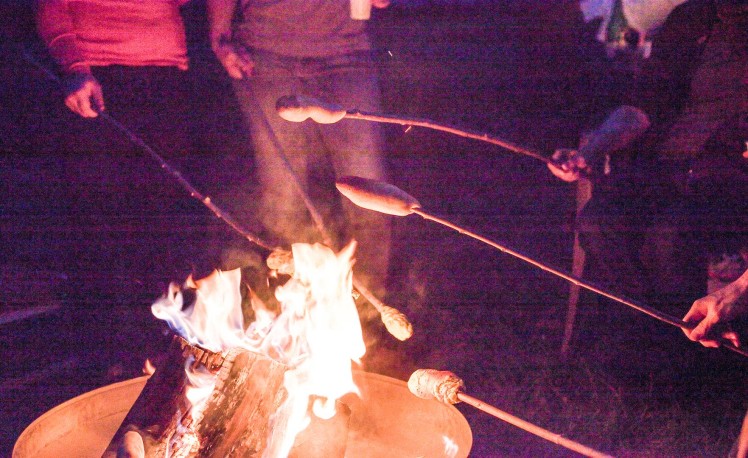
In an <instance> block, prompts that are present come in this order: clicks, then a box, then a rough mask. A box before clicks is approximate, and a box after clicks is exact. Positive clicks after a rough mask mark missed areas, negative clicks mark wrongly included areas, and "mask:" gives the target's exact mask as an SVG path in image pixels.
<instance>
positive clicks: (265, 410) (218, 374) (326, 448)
mask: <svg viewBox="0 0 748 458" xmlns="http://www.w3.org/2000/svg"><path fill="white" fill-rule="evenodd" d="M185 364H189V365H191V366H192V367H193V368H204V369H205V370H206V371H207V374H210V375H211V376H212V377H213V378H214V381H215V384H214V386H213V387H212V390H211V392H210V395H209V397H208V399H207V401H206V403H205V404H204V406H202V408H201V409H195V407H194V406H191V405H190V402H189V401H188V398H187V397H186V396H185V394H186V391H187V389H188V388H189V383H187V381H186V378H185ZM287 370H288V367H287V366H285V365H283V364H281V363H278V362H276V361H274V360H272V359H270V358H269V357H266V356H263V355H260V354H258V353H254V352H252V351H248V350H246V349H242V348H234V349H232V350H230V351H229V352H227V354H226V355H225V356H224V355H222V354H220V353H214V352H211V351H207V350H204V349H202V348H200V347H197V346H194V345H190V344H189V343H187V341H186V340H184V339H182V338H181V337H178V336H175V337H174V339H173V341H172V344H171V346H170V347H169V350H168V353H167V357H166V359H165V361H164V362H163V363H162V364H161V365H160V367H159V368H157V370H156V372H155V373H154V375H153V376H152V377H151V378H150V379H149V380H148V382H147V383H146V386H145V388H144V389H143V391H142V393H141V394H140V396H139V397H138V399H137V400H136V401H135V404H134V405H133V407H132V408H131V409H130V412H129V413H128V414H127V416H126V417H125V419H124V421H123V422H122V424H121V426H120V428H119V429H118V431H117V433H116V434H115V435H114V438H113V439H112V441H111V442H110V443H109V446H108V447H107V450H106V452H105V453H104V457H114V456H143V457H162V456H190V457H191V456H198V457H224V456H255V455H261V454H262V453H263V452H264V451H265V450H266V449H267V448H268V446H269V441H270V440H271V438H272V437H274V436H273V432H274V429H275V428H280V429H281V430H283V428H284V424H285V419H284V418H283V415H282V414H281V415H278V414H277V412H278V408H279V406H281V405H282V404H283V402H284V401H285V400H286V398H287V396H288V393H287V391H286V389H285V388H284V387H283V377H284V375H285V373H286V371H287ZM336 411H337V414H336V415H335V416H334V417H332V418H331V419H328V420H322V419H319V418H316V417H314V416H311V418H312V421H311V423H310V425H309V426H308V427H307V428H306V429H305V430H304V431H303V432H302V433H300V434H299V435H298V436H297V437H296V440H295V445H294V447H293V448H292V449H291V452H290V453H289V456H292V457H298V458H311V457H336V456H340V457H342V456H344V454H345V449H346V438H347V435H348V421H349V417H350V409H349V408H348V407H347V406H345V405H344V404H342V403H340V402H337V403H336ZM139 449H142V453H143V454H140V453H137V452H136V453H133V450H135V451H137V450H139Z"/></svg>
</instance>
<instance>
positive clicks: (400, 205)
mask: <svg viewBox="0 0 748 458" xmlns="http://www.w3.org/2000/svg"><path fill="white" fill-rule="evenodd" d="M336 186H337V188H338V190H339V191H340V193H341V194H343V195H344V196H345V197H347V198H348V199H350V200H351V202H353V203H354V204H356V205H358V206H359V207H362V208H366V209H369V210H373V211H377V212H380V213H385V214H388V215H394V216H407V215H411V214H416V215H419V216H421V217H422V218H424V219H427V220H430V221H434V222H436V223H439V224H441V225H444V226H446V227H449V228H450V229H453V230H455V231H457V232H459V233H460V234H464V235H467V236H469V237H471V238H474V239H475V240H478V241H480V242H483V243H485V244H487V245H490V246H492V247H494V248H496V249H497V250H499V251H501V252H502V253H506V254H509V255H511V256H514V257H515V258H517V259H520V260H522V261H524V262H527V263H528V264H531V265H533V266H535V267H538V268H539V269H541V270H543V271H545V272H548V273H551V274H553V275H556V276H557V277H560V278H563V279H564V280H566V281H569V282H571V283H572V284H574V285H578V286H580V287H582V288H585V289H587V290H589V291H592V292H593V293H597V294H599V295H601V296H604V297H607V298H608V299H611V300H614V301H616V302H618V303H621V304H623V305H626V306H628V307H631V308H633V309H634V310H637V311H639V312H642V313H644V314H646V315H649V316H651V317H652V318H655V319H657V320H660V321H662V322H663V323H667V324H670V325H673V326H676V327H678V328H681V329H693V326H694V324H693V323H686V322H685V321H683V320H680V319H678V318H676V317H674V316H672V315H669V314H667V313H664V312H661V311H660V310H657V309H655V308H653V307H650V306H648V305H646V304H641V303H638V302H636V301H633V300H631V299H628V298H626V297H623V296H619V295H616V294H613V293H612V292H610V291H607V290H605V289H603V288H600V287H598V286H595V285H593V284H591V283H588V282H585V281H584V280H582V279H580V278H577V277H575V276H573V275H570V274H568V273H565V272H563V271H560V270H558V269H554V268H553V267H550V266H548V265H546V264H544V263H542V262H540V261H537V260H535V259H533V258H531V257H529V256H526V255H524V254H522V253H520V252H518V251H516V250H513V249H511V248H509V247H507V246H505V245H502V244H499V243H497V242H494V241H493V240H490V239H488V238H486V237H483V236H481V235H478V234H476V233H474V232H471V231H469V230H467V229H465V228H463V227H460V226H458V225H456V224H453V223H451V222H449V221H447V220H444V219H442V218H438V217H436V216H434V215H432V214H430V213H428V212H426V211H424V210H423V209H422V208H421V204H420V203H419V202H418V200H416V198H415V197H413V196H411V195H410V194H408V193H406V192H405V191H403V190H402V189H400V188H398V187H396V186H393V185H391V184H389V183H382V182H380V181H375V180H370V179H367V178H361V177H343V178H341V179H339V180H338V182H337V184H336ZM718 341H719V342H720V344H721V345H722V346H724V347H725V348H727V349H728V350H731V351H734V352H735V353H739V354H741V355H743V356H748V350H746V349H744V348H742V347H736V346H735V345H734V344H733V343H732V342H730V341H729V340H728V339H725V338H719V339H718Z"/></svg>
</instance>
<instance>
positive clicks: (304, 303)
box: [152, 242, 366, 457]
mask: <svg viewBox="0 0 748 458" xmlns="http://www.w3.org/2000/svg"><path fill="white" fill-rule="evenodd" d="M292 251H293V260H294V268H293V272H294V273H293V277H292V278H291V279H290V280H289V281H288V282H287V283H286V284H285V285H283V286H280V287H278V289H277V290H276V298H277V299H278V301H279V303H280V306H281V307H280V310H281V312H280V314H279V315H278V316H275V315H274V314H272V313H270V312H268V311H265V310H257V311H256V316H257V319H256V321H255V322H253V323H252V324H251V325H250V326H249V327H248V329H247V330H246V331H245V329H244V323H243V320H242V310H241V302H242V299H241V293H240V281H241V273H240V271H239V270H238V269H237V270H234V271H229V272H221V271H215V272H213V273H212V274H211V275H210V276H208V277H206V278H205V279H201V280H198V281H192V279H191V278H190V279H188V281H187V282H186V283H185V289H190V290H191V289H194V292H195V300H194V303H193V304H190V305H185V303H184V302H185V292H186V291H183V290H182V289H181V288H180V287H179V286H177V285H175V284H172V285H170V287H169V291H168V294H166V295H165V296H164V297H162V298H161V299H159V300H158V301H157V302H156V303H154V304H153V306H152V311H153V314H154V315H155V316H156V317H157V318H160V319H163V320H165V321H167V322H168V323H169V326H170V327H171V328H172V329H173V330H175V331H176V332H177V333H179V334H180V335H181V336H182V337H183V338H185V339H186V340H188V341H189V342H190V343H192V344H195V345H199V346H201V347H204V348H206V349H208V350H211V351H213V352H227V351H228V350H230V349H232V348H236V347H240V348H244V349H247V350H250V351H252V352H255V353H259V354H263V355H266V356H268V357H270V358H272V359H274V360H276V361H278V362H280V363H283V364H285V365H286V366H288V367H289V370H288V371H286V372H285V375H284V383H283V385H284V388H285V389H286V391H287V393H288V396H287V398H286V400H285V402H284V403H283V404H282V405H281V406H280V407H279V408H278V410H277V411H276V413H275V414H274V416H273V418H272V419H271V422H272V427H271V428H270V431H271V433H270V437H269V439H268V446H267V449H266V450H265V453H264V456H271V457H276V456H287V455H288V453H289V451H290V450H291V447H292V446H293V443H294V439H295V437H296V435H297V434H298V433H299V432H301V431H303V430H304V429H305V428H306V427H307V425H308V424H309V422H310V418H309V416H308V413H307V411H308V406H309V403H310V400H312V399H313V403H312V410H313V412H314V414H315V415H316V416H318V417H320V418H331V417H333V416H334V415H335V402H336V400H338V399H339V398H340V397H342V396H344V395H345V394H348V393H356V394H358V389H357V387H356V385H355V383H354V382H353V375H352V372H351V363H352V362H359V360H360V358H361V357H362V356H363V355H364V353H365V351H366V348H365V346H364V341H363V336H362V332H361V326H360V321H359V317H358V313H357V311H356V306H355V304H354V302H353V298H352V297H351V289H352V274H351V267H352V265H353V252H354V251H355V243H354V242H352V243H351V244H349V245H348V246H347V247H346V248H344V249H343V250H342V251H341V252H340V253H339V254H335V253H334V252H333V251H332V250H330V249H329V248H327V247H325V246H322V245H319V244H315V245H308V244H295V245H293V247H292ZM186 374H187V378H188V388H187V391H186V394H187V396H188V399H189V401H190V405H191V411H190V412H189V414H190V416H191V418H192V419H193V420H197V421H199V418H200V416H201V414H202V413H201V412H202V409H203V408H204V405H205V403H206V401H207V400H208V398H209V397H210V394H211V392H212V391H213V389H214V386H215V382H216V376H215V375H214V374H212V373H210V372H209V371H208V370H206V369H205V368H204V367H202V366H200V365H195V364H193V361H191V360H188V362H187V365H186ZM184 434H186V435H189V436H194V434H193V433H192V431H185V432H184Z"/></svg>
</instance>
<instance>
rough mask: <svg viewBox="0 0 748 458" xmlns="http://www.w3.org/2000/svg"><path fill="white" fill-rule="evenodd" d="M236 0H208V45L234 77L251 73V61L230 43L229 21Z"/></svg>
mask: <svg viewBox="0 0 748 458" xmlns="http://www.w3.org/2000/svg"><path fill="white" fill-rule="evenodd" d="M237 2H238V0H208V4H207V5H208V24H209V26H210V46H211V48H212V49H213V52H214V53H215V54H216V57H217V58H218V60H219V61H221V64H222V65H223V68H225V69H226V72H227V73H228V74H229V76H231V77H232V78H234V79H242V78H244V75H249V74H250V73H252V67H253V65H252V61H251V60H250V59H249V57H248V56H246V55H244V54H242V53H240V52H239V51H238V50H237V49H236V48H235V47H234V46H233V44H232V43H231V23H232V19H233V17H234V12H235V11H236V5H237Z"/></svg>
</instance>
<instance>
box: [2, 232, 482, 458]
mask: <svg viewBox="0 0 748 458" xmlns="http://www.w3.org/2000/svg"><path fill="white" fill-rule="evenodd" d="M354 250H355V243H351V244H349V245H348V246H347V247H345V248H344V249H343V250H341V251H340V252H339V253H334V252H333V251H332V250H331V249H330V248H327V247H325V246H322V245H319V244H315V245H307V244H296V245H294V246H293V250H292V252H293V253H292V254H293V269H292V275H291V276H288V275H286V277H288V280H287V281H286V282H285V283H284V284H283V285H282V286H279V287H278V288H277V289H276V298H277V299H278V302H279V304H280V309H279V310H271V309H269V308H267V307H266V306H265V304H263V303H262V302H260V301H259V300H257V298H252V300H251V305H252V309H253V312H254V315H255V321H254V322H252V323H251V324H250V325H249V326H245V325H244V323H243V319H242V316H243V314H242V308H241V307H242V295H241V292H240V291H241V289H240V286H241V273H240V271H239V270H236V271H228V272H222V271H215V272H213V274H212V275H210V276H209V277H207V278H204V279H200V280H197V281H194V280H192V279H191V278H190V279H188V280H187V281H186V282H185V283H184V285H181V286H179V285H176V284H172V285H171V286H170V287H169V290H168V292H167V293H166V294H165V295H164V296H163V297H162V298H160V299H159V300H158V301H156V302H155V303H154V304H153V306H152V308H151V309H152V312H153V314H154V316H155V317H157V318H159V319H162V320H165V321H166V322H168V323H169V326H170V327H171V329H172V330H173V331H174V332H175V336H174V338H173V340H172V343H171V345H170V347H169V348H168V350H167V351H166V353H165V357H164V358H162V359H161V360H160V361H157V363H156V370H155V372H154V373H153V375H152V376H150V377H144V378H143V379H142V380H141V386H142V391H140V392H139V393H137V394H136V393H135V392H134V391H135V390H136V388H135V387H132V386H130V385H121V386H116V385H113V386H111V387H105V388H103V389H100V390H97V391H95V392H92V393H89V396H86V395H84V396H82V397H81V398H76V399H74V400H71V401H69V402H68V403H66V404H63V405H61V406H59V407H58V408H57V409H54V410H53V411H50V412H49V413H48V414H47V415H45V416H43V417H41V418H39V419H38V420H37V421H36V422H35V423H34V424H32V425H31V426H30V427H29V428H28V429H27V431H26V432H24V434H23V435H22V436H21V437H20V438H19V440H18V443H17V444H16V449H15V452H14V456H19V457H20V456H64V455H66V454H67V455H69V454H70V449H69V447H71V446H72V447H77V448H76V451H75V454H76V455H81V456H84V455H85V456H89V455H90V456H102V453H103V456H143V457H146V456H147V457H156V456H158V457H161V456H170V457H192V456H200V457H202V456H215V457H218V456H221V457H223V456H266V457H285V456H294V457H335V456H339V457H343V456H383V457H384V456H387V457H390V456H393V454H394V456H447V457H457V456H467V453H468V451H469V449H470V445H471V442H472V440H471V435H470V429H469V427H468V426H467V423H466V422H465V420H464V418H463V417H462V416H461V415H460V413H459V412H458V411H457V410H456V409H454V407H452V406H451V405H444V404H440V403H438V402H435V401H428V400H423V399H419V398H416V397H415V396H412V395H411V394H410V393H409V392H408V390H407V387H406V386H405V383H404V382H400V381H396V380H394V379H389V378H387V377H383V376H378V375H374V374H368V373H365V372H362V371H360V370H352V368H353V367H356V366H359V364H360V363H359V362H360V359H361V357H362V356H363V355H364V353H365V351H366V348H365V346H364V340H363V334H362V329H361V325H360V321H359V317H358V313H357V310H356V306H355V303H354V301H353V297H352V295H351V291H352V275H351V267H352V265H353V253H354ZM289 272H290V270H287V271H286V273H289ZM133 382H134V381H133ZM142 384H144V386H143V385H142ZM119 395H122V396H125V397H127V396H130V398H129V399H131V402H130V404H129V405H127V410H124V409H122V405H121V404H120V405H119V409H120V411H117V412H113V411H110V412H107V411H106V409H105V408H104V409H103V410H102V406H101V405H100V404H101V403H106V402H107V400H110V399H111V398H112V397H113V396H119ZM94 399H95V400H96V406H97V408H93V401H94ZM56 410H59V412H60V413H61V414H62V412H65V413H64V415H65V416H67V417H68V418H66V419H65V420H69V418H70V416H71V415H72V416H76V417H78V418H77V419H76V421H75V422H69V421H67V422H66V424H67V425H69V426H70V424H71V423H72V426H71V429H70V430H68V431H66V434H65V437H66V438H65V439H64V440H63V439H62V437H63V435H60V434H59V429H60V427H61V425H59V424H57V425H54V424H55V422H58V421H65V420H64V419H63V418H61V417H60V416H57V415H56V412H55V411H56ZM91 414H93V415H92V416H93V417H98V418H90V417H88V415H91ZM112 416H118V417H119V419H120V421H119V422H117V423H116V424H113V423H112V422H111V419H110V418H107V422H103V421H102V417H112ZM84 417H85V418H84ZM105 423H107V424H105ZM52 425H54V426H55V428H57V430H58V433H57V434H56V435H52V436H53V437H50V436H49V435H46V433H47V432H48V431H50V430H51V429H54V428H52V427H51V426H52ZM90 429H94V430H97V431H96V432H95V433H94V434H91V433H90V431H86V430H90ZM76 435H79V436H82V437H85V436H87V438H86V439H85V443H81V442H78V441H70V440H69V438H70V437H74V436H76ZM91 436H94V437H95V439H92V438H91ZM60 453H62V454H61V455H60Z"/></svg>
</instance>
